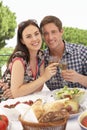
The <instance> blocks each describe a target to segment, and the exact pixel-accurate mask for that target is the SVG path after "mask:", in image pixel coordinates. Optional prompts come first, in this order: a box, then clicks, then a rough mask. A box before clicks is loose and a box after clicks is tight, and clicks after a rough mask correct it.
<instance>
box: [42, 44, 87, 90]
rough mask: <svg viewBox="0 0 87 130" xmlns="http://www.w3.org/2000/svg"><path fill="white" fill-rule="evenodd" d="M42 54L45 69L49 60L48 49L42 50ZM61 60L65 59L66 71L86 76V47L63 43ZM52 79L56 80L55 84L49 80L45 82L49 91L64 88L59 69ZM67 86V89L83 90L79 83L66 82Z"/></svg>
mask: <svg viewBox="0 0 87 130" xmlns="http://www.w3.org/2000/svg"><path fill="white" fill-rule="evenodd" d="M44 54H45V67H46V66H47V65H48V59H49V49H48V48H47V49H46V50H44ZM62 59H66V61H67V63H68V69H73V70H75V71H77V72H78V73H80V74H82V75H85V76H87V46H83V45H79V44H69V43H67V42H65V51H64V54H63V57H62ZM54 79H55V80H56V82H55V81H53V80H51V79H50V80H49V81H47V82H46V84H47V86H48V88H49V89H50V90H54V89H59V88H62V87H63V86H64V84H63V78H62V76H61V72H60V69H59V67H58V68H57V73H56V75H55V76H54ZM67 85H68V86H69V87H79V88H85V86H82V85H81V84H79V83H72V82H68V81H67Z"/></svg>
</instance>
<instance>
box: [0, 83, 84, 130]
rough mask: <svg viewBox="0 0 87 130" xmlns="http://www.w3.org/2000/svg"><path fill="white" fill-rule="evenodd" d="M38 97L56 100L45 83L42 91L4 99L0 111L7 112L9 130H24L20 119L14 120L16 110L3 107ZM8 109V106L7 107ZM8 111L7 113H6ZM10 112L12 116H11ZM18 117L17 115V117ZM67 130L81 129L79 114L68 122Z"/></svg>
mask: <svg viewBox="0 0 87 130" xmlns="http://www.w3.org/2000/svg"><path fill="white" fill-rule="evenodd" d="M38 98H42V99H44V100H46V101H47V100H49V101H52V100H54V99H53V97H51V91H50V90H49V89H48V88H47V87H46V85H44V88H43V90H42V91H41V92H38V93H35V94H30V95H28V96H24V97H20V98H16V99H8V100H7V101H3V102H2V103H1V104H0V113H3V114H6V115H7V116H8V118H9V120H10V125H9V127H8V130H23V128H22V126H21V123H20V122H19V121H18V120H12V117H15V116H16V114H15V111H14V110H6V109H5V108H3V106H4V105H5V104H12V103H15V102H17V101H27V100H29V99H30V100H33V101H34V100H36V99H38ZM7 109H8V108H7ZM6 112H7V113H6ZM9 113H10V116H9ZM15 118H16V119H17V118H18V117H17V116H16V117H15ZM66 130H81V128H80V126H79V124H78V115H77V116H75V117H73V118H71V119H69V120H68V122H67V126H66Z"/></svg>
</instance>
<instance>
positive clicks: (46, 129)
mask: <svg viewBox="0 0 87 130" xmlns="http://www.w3.org/2000/svg"><path fill="white" fill-rule="evenodd" d="M67 120H68V118H64V119H62V120H59V121H57V122H48V123H32V122H27V121H24V120H23V119H22V117H21V115H20V116H19V121H20V122H21V123H22V126H23V128H24V129H23V130H65V129H66V124H67Z"/></svg>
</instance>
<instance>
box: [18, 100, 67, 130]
mask: <svg viewBox="0 0 87 130" xmlns="http://www.w3.org/2000/svg"><path fill="white" fill-rule="evenodd" d="M63 105H64V104H63V103H60V102H57V101H54V102H52V103H45V104H43V102H42V100H40V99H39V100H37V101H36V102H35V103H34V104H33V105H32V106H31V107H30V109H29V110H27V111H26V112H25V113H24V114H23V115H20V116H19V121H20V122H21V124H22V126H23V128H24V130H65V129H66V124H67V120H68V117H69V113H68V112H67V111H66V110H65V109H63ZM58 106H59V107H58Z"/></svg>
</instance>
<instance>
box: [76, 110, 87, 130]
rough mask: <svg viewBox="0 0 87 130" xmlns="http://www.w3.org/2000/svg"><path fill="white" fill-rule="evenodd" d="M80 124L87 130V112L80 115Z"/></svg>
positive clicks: (83, 129)
mask: <svg viewBox="0 0 87 130" xmlns="http://www.w3.org/2000/svg"><path fill="white" fill-rule="evenodd" d="M78 123H79V125H80V127H81V129H82V130H87V110H85V111H84V112H82V113H81V114H80V115H79V117H78Z"/></svg>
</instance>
